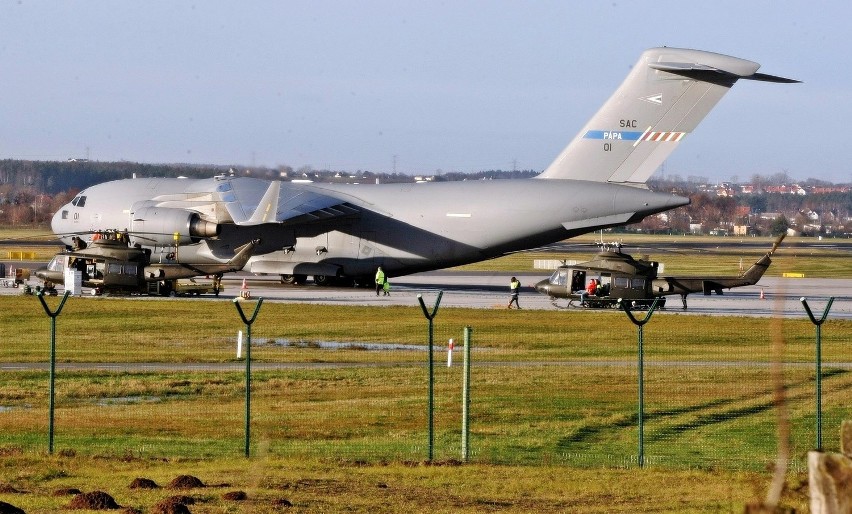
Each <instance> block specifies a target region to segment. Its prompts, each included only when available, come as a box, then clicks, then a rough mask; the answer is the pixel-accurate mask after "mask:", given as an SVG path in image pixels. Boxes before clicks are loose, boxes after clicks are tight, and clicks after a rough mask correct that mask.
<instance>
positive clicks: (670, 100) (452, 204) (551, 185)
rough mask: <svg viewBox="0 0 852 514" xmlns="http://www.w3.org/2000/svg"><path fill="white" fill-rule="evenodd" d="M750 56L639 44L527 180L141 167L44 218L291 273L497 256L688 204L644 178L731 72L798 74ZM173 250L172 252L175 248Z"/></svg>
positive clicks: (324, 274) (361, 275)
mask: <svg viewBox="0 0 852 514" xmlns="http://www.w3.org/2000/svg"><path fill="white" fill-rule="evenodd" d="M759 67H760V65H759V64H758V63H755V62H752V61H747V60H744V59H739V58H736V57H731V56H727V55H721V54H716V53H711V52H705V51H699V50H688V49H679V48H653V49H650V50H647V51H645V52H644V53H643V54H642V56H641V57H640V58H639V61H638V62H637V63H636V65H635V66H634V67H633V68H632V70H631V71H630V73H629V74H628V76H627V78H626V79H625V80H624V82H623V83H622V84H621V86H620V87H619V88H618V90H616V92H615V93H614V94H613V96H612V97H611V98H610V99H609V100H608V101H607V102H606V103H605V104H604V106H603V107H602V108H601V109H600V110H599V111H598V112H597V113H596V114H595V115H594V116H593V117H592V119H591V120H590V121H589V122H588V123H587V124H586V125H585V126H584V127H583V128H582V129H581V130H580V132H579V134H577V136H576V137H575V138H574V139H573V140H572V141H571V142H570V143H569V144H568V146H567V147H566V148H565V149H564V150H563V151H562V153H561V154H560V155H559V156H558V157H557V158H556V160H555V161H553V163H552V164H551V165H550V166H549V167H548V168H547V169H545V170H544V172H542V173H541V174H539V175H538V176H536V177H535V178H532V179H523V180H494V181H463V182H439V183H423V184H413V183H407V184H317V183H312V184H303V183H298V184H297V183H293V182H282V181H271V180H260V179H253V178H246V177H228V176H217V177H214V178H210V179H166V178H146V179H127V180H118V181H113V182H107V183H104V184H100V185H96V186H92V187H89V188H87V189H85V190H83V191H81V192H80V194H79V195H77V196H76V197H75V198H74V199H73V201H71V202H70V203H69V204H67V205H65V206H63V207H62V208H61V209H60V210H59V211H58V212H57V213H56V215H55V216H54V217H53V221H52V228H53V231H54V232H55V233H57V234H63V236H62V237H63V238H64V239H65V240H66V243H67V242H69V241H70V237H71V235H73V234H77V235H82V234H87V233H91V232H93V231H99V230H100V231H102V230H125V229H126V230H127V231H128V233H129V234H130V237H131V242H132V243H138V244H140V245H142V246H144V247H146V248H149V249H150V250H151V263H152V264H155V263H157V262H169V259H168V257H169V256H172V255H175V254H179V255H180V261H181V262H183V263H195V262H198V263H212V262H227V261H229V260H231V259H232V258H233V257H234V254H235V250H236V248H237V247H239V246H240V245H242V244H244V243H246V242H248V241H252V240H259V241H260V242H259V243H258V244H257V245H256V247H255V248H254V254H253V255H252V257H251V258H250V259H249V261H248V263H247V264H246V265H245V267H244V268H243V269H244V270H246V271H250V272H253V273H264V274H277V275H281V277H282V280H283V281H285V282H295V283H301V282H303V281H305V279H306V277H307V276H309V275H310V276H313V278H314V282H315V283H317V284H329V283H334V282H343V281H355V282H360V283H369V282H371V281H372V276H373V274H374V273H375V270H376V268H377V267H378V266H381V267H382V268H383V269H384V270H385V273H386V274H387V275H388V276H391V277H393V276H399V275H405V274H409V273H414V272H419V271H426V270H433V269H440V268H445V267H450V266H456V265H460V264H466V263H471V262H477V261H481V260H485V259H491V258H494V257H499V256H501V255H505V254H508V253H511V252H516V251H520V250H525V249H529V248H535V247H538V246H542V245H545V244H550V243H553V242H556V241H560V240H563V239H566V238H570V237H573V236H577V235H579V234H584V233H587V232H591V231H595V230H600V229H602V228H608V227H614V226H620V225H626V224H629V223H635V222H638V221H640V220H642V219H643V218H644V217H646V216H649V215H652V214H656V213H659V212H662V211H666V210H669V209H673V208H676V207H679V206H682V205H686V204H687V203H689V200H688V199H686V198H682V197H678V196H674V195H670V194H664V193H655V192H652V191H650V190H648V188H647V187H646V186H645V182H646V181H647V180H648V178H649V177H650V176H651V174H652V173H653V172H654V171H655V170H656V169H657V167H658V166H659V165H660V164H661V163H662V162H663V161H664V160H665V159H666V158H667V157H668V155H669V154H670V153H671V152H672V151H673V150H674V149H675V148H676V147H677V146H678V144H680V143H681V142H682V141H683V140H684V139H685V138H686V136H687V135H688V134H690V133H691V132H692V131H693V129H694V128H695V127H696V126H697V125H698V123H699V122H700V121H701V120H702V119H703V118H704V116H705V115H706V114H707V113H708V112H709V111H710V110H711V109H712V108H713V107H714V106H715V104H716V102H718V101H719V99H721V97H722V96H723V95H724V94H725V93H726V92H727V91H728V90H729V89H730V88H731V87H732V86H733V85H734V83H735V82H736V81H737V80H739V79H750V80H759V81H768V82H785V83H789V82H798V81H795V80H791V79H785V78H782V77H776V76H772V75H765V74H762V73H758V72H757V70H758V68H759ZM178 250H179V251H178Z"/></svg>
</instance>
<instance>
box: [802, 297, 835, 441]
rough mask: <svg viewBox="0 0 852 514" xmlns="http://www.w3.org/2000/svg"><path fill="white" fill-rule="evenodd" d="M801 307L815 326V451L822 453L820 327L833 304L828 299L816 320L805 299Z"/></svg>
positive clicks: (831, 299)
mask: <svg viewBox="0 0 852 514" xmlns="http://www.w3.org/2000/svg"><path fill="white" fill-rule="evenodd" d="M799 301H801V302H802V305H803V306H804V307H805V312H807V313H808V317H809V318H810V319H811V323H813V324H814V326H816V449H817V450H818V451H822V331H821V327H822V324H823V322H825V318H826V316H828V311H829V309H831V304H832V303H834V297H833V296H832V297H831V298H829V299H828V304H827V305H826V306H825V310H824V311H823V313H822V318H820V319H819V320H817V319H816V318H815V317H814V313H813V312H811V308H810V307H809V306H808V301H807V300H806V299H805V297H804V296H803V297H801V298H799Z"/></svg>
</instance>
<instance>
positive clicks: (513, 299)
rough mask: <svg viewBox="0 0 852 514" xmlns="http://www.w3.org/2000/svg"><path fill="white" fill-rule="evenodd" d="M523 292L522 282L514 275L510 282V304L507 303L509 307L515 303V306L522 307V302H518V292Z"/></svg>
mask: <svg viewBox="0 0 852 514" xmlns="http://www.w3.org/2000/svg"><path fill="white" fill-rule="evenodd" d="M520 292H521V282H520V281H519V280H518V279H516V278H515V277H512V280H511V281H510V282H509V305H507V308H508V309H511V308H512V304H513V303H514V304H515V307H517V308H518V309H520V308H521V304H519V303H518V294H519V293H520Z"/></svg>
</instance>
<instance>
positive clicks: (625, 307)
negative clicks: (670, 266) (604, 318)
mask: <svg viewBox="0 0 852 514" xmlns="http://www.w3.org/2000/svg"><path fill="white" fill-rule="evenodd" d="M658 301H660V299H659V298H655V299H654V303H652V304H651V308H650V309H648V312H647V313H646V314H645V318H644V319H642V320H637V319H636V318H635V317H634V316H633V313H632V312H630V307H628V305H627V303H626V302H623V301H622V300H621V298H619V299H618V304H619V305H620V306H621V308H622V309H623V310H624V312H625V313H627V317H628V318H630V321H632V322H633V324H634V325H636V326H637V327H639V329H638V331H639V352H638V353H639V370H638V371H639V467H640V468H642V467H645V349H644V341H643V326H644V325H645V323H648V321H650V320H651V315H652V314H654V309H656V308H657V302H658Z"/></svg>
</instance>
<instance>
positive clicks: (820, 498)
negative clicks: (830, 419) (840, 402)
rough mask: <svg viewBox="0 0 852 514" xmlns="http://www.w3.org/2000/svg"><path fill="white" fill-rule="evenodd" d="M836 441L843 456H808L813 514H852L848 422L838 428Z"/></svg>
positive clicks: (850, 428)
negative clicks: (838, 435)
mask: <svg viewBox="0 0 852 514" xmlns="http://www.w3.org/2000/svg"><path fill="white" fill-rule="evenodd" d="M840 441H841V442H840V447H841V451H843V453H823V452H818V451H811V452H808V481H809V484H810V494H811V513H813V514H852V458H850V456H849V455H850V453H852V421H844V422H843V424H842V425H841V429H840ZM844 453H845V455H844Z"/></svg>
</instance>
